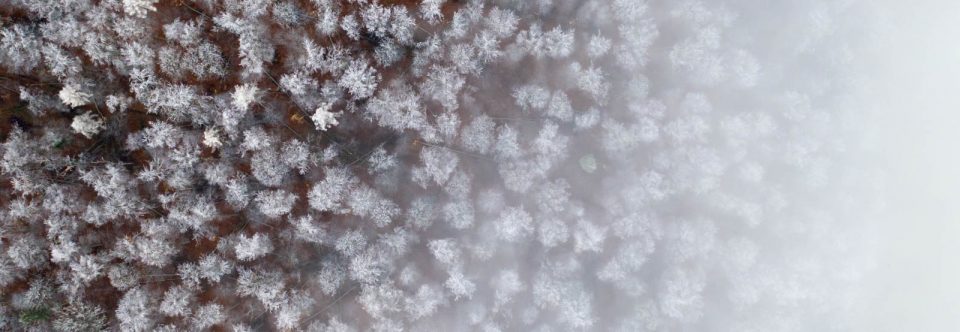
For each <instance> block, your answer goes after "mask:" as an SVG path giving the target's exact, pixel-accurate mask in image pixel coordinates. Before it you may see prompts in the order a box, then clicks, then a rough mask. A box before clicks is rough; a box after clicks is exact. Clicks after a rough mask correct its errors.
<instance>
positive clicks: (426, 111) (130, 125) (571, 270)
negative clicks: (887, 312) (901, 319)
mask: <svg viewBox="0 0 960 332" xmlns="http://www.w3.org/2000/svg"><path fill="white" fill-rule="evenodd" d="M757 2H758V1H741V0H716V1H712V0H711V1H707V0H682V1H668V0H609V1H608V0H421V1H418V0H5V1H0V142H2V143H0V330H3V331H8V330H9V331H236V332H241V331H318V332H319V331H330V332H333V331H337V332H346V331H407V330H409V331H425V330H434V331H490V332H493V331H695V330H707V331H834V330H836V331H846V330H848V329H847V327H846V325H844V318H845V317H847V314H848V312H849V311H850V310H852V306H851V296H852V294H853V292H852V289H854V288H855V287H854V286H855V285H857V283H858V281H859V278H860V276H861V275H862V274H863V273H865V271H866V270H867V268H868V267H869V260H867V259H862V260H861V259H859V257H866V256H867V255H868V254H869V248H867V247H866V246H865V245H863V244H865V243H867V241H860V239H862V238H863V237H868V236H869V234H865V233H864V232H861V230H862V229H863V228H862V227H860V225H861V224H862V222H863V220H864V218H862V213H863V211H864V210H865V209H866V208H865V207H866V206H872V205H871V204H876V201H877V198H876V197H871V196H869V195H850V194H849V193H851V192H872V191H869V188H872V187H871V186H874V185H876V183H875V182H871V181H870V178H869V177H868V176H859V175H862V174H864V173H870V172H872V171H873V169H872V168H870V167H869V166H865V165H859V164H855V163H848V162H844V160H847V159H848V158H850V156H851V155H855V154H857V153H859V152H858V150H857V146H858V144H860V142H861V137H860V135H859V133H861V132H862V130H861V125H862V123H861V122H858V121H857V118H856V117H857V113H856V109H855V108H852V107H850V105H851V103H852V102H854V101H853V100H851V98H850V93H849V92H850V91H855V90H856V89H858V88H859V87H860V85H859V84H860V82H861V81H862V77H860V76H858V72H857V71H856V65H855V64H854V59H855V58H856V57H855V55H856V54H857V52H859V48H858V47H859V45H858V41H859V40H865V38H867V37H868V36H866V37H864V39H858V38H850V37H849V36H861V34H862V33H863V31H861V29H859V28H858V26H857V25H856V24H855V23H854V20H851V19H850V18H851V17H856V15H857V8H859V7H858V6H859V3H858V2H856V1H826V0H814V1H809V2H807V1H803V2H794V1H772V2H769V3H767V4H765V5H757ZM771 13H775V14H776V15H772V14H771ZM758 27H763V28H758ZM765 27H770V28H765ZM864 188H868V189H864ZM865 190H866V191H865Z"/></svg>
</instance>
